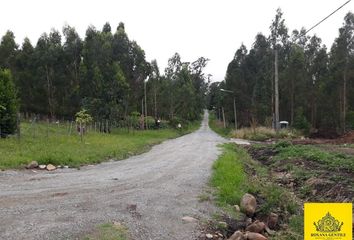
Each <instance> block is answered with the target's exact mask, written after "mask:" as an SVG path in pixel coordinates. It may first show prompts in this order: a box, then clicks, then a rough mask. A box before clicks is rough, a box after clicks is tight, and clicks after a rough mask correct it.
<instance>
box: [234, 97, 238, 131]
mask: <svg viewBox="0 0 354 240" xmlns="http://www.w3.org/2000/svg"><path fill="white" fill-rule="evenodd" d="M234 117H235V130H237V116H236V98H235V97H234Z"/></svg>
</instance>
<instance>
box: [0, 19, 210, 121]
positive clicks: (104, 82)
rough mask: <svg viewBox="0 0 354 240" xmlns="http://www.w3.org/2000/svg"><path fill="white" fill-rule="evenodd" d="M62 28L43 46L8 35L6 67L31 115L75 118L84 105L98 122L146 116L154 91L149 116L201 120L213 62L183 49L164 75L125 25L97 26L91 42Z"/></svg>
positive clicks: (0, 63) (0, 51) (0, 54)
mask: <svg viewBox="0 0 354 240" xmlns="http://www.w3.org/2000/svg"><path fill="white" fill-rule="evenodd" d="M62 32H63V34H61V33H60V32H59V31H57V30H54V29H53V30H52V31H51V32H50V33H49V34H47V33H43V34H42V35H41V37H40V38H39V39H38V41H37V44H36V45H35V46H33V45H32V43H31V42H30V40H29V39H28V38H26V39H24V42H23V44H22V46H21V47H19V46H18V45H17V44H16V42H15V36H14V34H13V33H12V32H11V31H8V32H7V33H6V34H5V35H4V36H3V37H2V39H1V43H0V68H2V69H9V71H11V73H12V75H13V79H14V83H15V87H16V88H17V90H18V95H19V96H18V97H19V100H20V111H21V112H22V113H23V114H25V115H26V116H29V115H31V114H40V115H41V116H42V117H44V118H49V119H53V120H54V119H57V118H66V119H71V120H73V118H74V116H75V113H76V112H78V111H79V110H80V109H83V108H84V109H87V111H88V112H89V114H90V115H91V116H92V117H93V118H94V120H95V121H102V122H106V121H116V120H121V119H127V118H129V117H130V116H131V115H132V114H133V115H136V113H139V114H142V113H145V111H144V106H145V104H144V101H145V97H144V90H145V89H146V90H145V91H146V95H147V97H146V102H147V106H146V108H147V114H148V115H149V116H153V117H154V118H164V119H174V118H177V119H181V120H188V121H192V120H196V119H198V118H199V117H200V113H201V111H202V109H203V107H204V95H205V92H206V88H207V87H206V86H207V83H206V81H207V78H206V76H205V75H204V74H203V68H204V67H205V66H206V64H207V59H205V58H199V59H198V60H196V61H195V62H193V63H184V62H182V61H181V58H180V56H179V55H178V54H177V53H176V54H175V55H173V57H172V58H171V59H170V60H169V63H168V67H167V68H166V71H165V74H164V75H160V73H159V68H158V65H157V62H156V61H152V62H151V63H149V62H147V61H146V59H145V52H144V50H143V49H142V48H141V47H140V46H139V45H138V44H137V42H135V41H132V40H130V39H129V38H128V35H127V33H126V31H125V26H124V24H123V23H119V25H118V27H117V29H116V30H115V31H112V29H111V26H110V25H109V23H106V24H105V25H104V26H103V28H102V30H97V29H96V28H95V27H93V26H89V27H88V29H87V31H86V36H85V38H84V39H81V38H80V37H79V35H78V33H77V32H76V30H75V28H73V27H71V26H67V25H66V26H64V27H63V31H62ZM147 79H148V80H147ZM0 104H2V103H1V102H0Z"/></svg>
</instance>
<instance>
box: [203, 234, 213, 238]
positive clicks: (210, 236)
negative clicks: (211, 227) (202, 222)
mask: <svg viewBox="0 0 354 240" xmlns="http://www.w3.org/2000/svg"><path fill="white" fill-rule="evenodd" d="M205 236H206V238H207V239H213V238H214V236H213V235H212V234H210V233H207V234H205Z"/></svg>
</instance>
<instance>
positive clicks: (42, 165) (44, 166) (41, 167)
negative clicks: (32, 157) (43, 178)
mask: <svg viewBox="0 0 354 240" xmlns="http://www.w3.org/2000/svg"><path fill="white" fill-rule="evenodd" d="M38 167H39V169H42V170H44V169H46V167H47V165H44V164H41V165H39V166H38Z"/></svg>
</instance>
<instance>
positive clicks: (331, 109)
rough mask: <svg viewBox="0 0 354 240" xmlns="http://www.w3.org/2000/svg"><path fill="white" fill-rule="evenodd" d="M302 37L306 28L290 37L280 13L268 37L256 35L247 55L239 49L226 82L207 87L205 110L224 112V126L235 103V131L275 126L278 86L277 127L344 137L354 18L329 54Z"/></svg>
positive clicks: (353, 64)
mask: <svg viewBox="0 0 354 240" xmlns="http://www.w3.org/2000/svg"><path fill="white" fill-rule="evenodd" d="M305 33H306V29H304V28H302V29H301V30H293V31H292V32H291V33H289V30H288V28H287V26H286V24H285V19H284V18H283V13H282V11H281V10H280V9H278V10H277V12H276V16H275V18H274V19H273V21H272V23H271V25H270V33H269V35H268V36H266V35H263V34H262V33H258V34H257V35H256V37H255V42H254V43H253V45H252V47H251V49H249V50H248V49H247V48H246V46H244V45H243V44H242V45H241V46H240V48H239V49H237V51H236V53H235V55H234V58H233V59H232V61H231V62H230V63H229V65H228V68H227V72H226V76H225V79H224V80H223V81H222V82H216V83H212V84H211V85H210V88H209V108H210V109H212V108H214V109H215V110H216V111H217V112H218V111H220V109H223V110H224V112H225V116H226V117H225V118H226V120H228V121H229V122H233V121H234V112H233V102H232V101H233V98H235V100H236V106H237V120H238V121H237V122H238V125H239V126H250V125H252V124H262V125H268V126H274V125H275V123H274V121H275V113H276V109H275V108H276V104H275V103H276V92H277V91H276V86H278V87H279V114H280V117H279V120H280V121H281V120H286V121H288V122H289V123H290V125H292V126H293V127H295V128H300V129H306V130H310V129H311V128H312V129H317V130H320V131H321V130H326V131H335V132H338V133H344V132H345V131H346V130H348V129H349V128H352V129H353V128H354V44H353V42H354V40H353V36H354V14H353V13H351V12H349V13H348V14H346V16H345V18H344V22H343V25H342V26H341V27H340V28H339V31H338V36H337V37H336V39H335V40H334V43H333V44H332V46H331V48H330V49H329V50H328V49H327V47H326V46H325V45H324V44H322V41H321V38H319V37H318V36H316V35H313V36H309V35H307V34H305ZM275 54H277V56H275ZM276 57H277V65H278V66H277V68H278V71H275V58H276ZM276 72H277V73H278V78H279V83H278V84H276V81H275V79H276V77H275V74H276ZM220 89H226V90H229V91H232V92H233V93H231V92H223V91H220ZM219 115H220V116H221V115H222V114H219Z"/></svg>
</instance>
